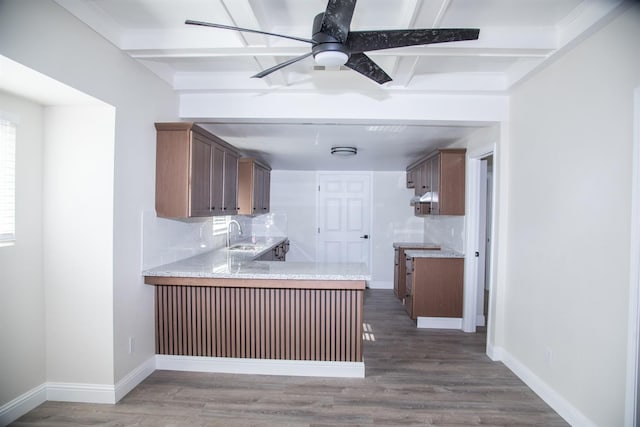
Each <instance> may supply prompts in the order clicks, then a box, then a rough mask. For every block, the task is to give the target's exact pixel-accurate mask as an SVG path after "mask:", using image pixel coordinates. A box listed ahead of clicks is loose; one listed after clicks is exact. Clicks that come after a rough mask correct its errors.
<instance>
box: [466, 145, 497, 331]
mask: <svg viewBox="0 0 640 427" xmlns="http://www.w3.org/2000/svg"><path fill="white" fill-rule="evenodd" d="M489 156H493V170H494V171H495V170H496V169H497V167H498V166H497V161H498V160H497V157H496V144H495V143H493V144H487V145H485V146H482V147H479V148H476V149H473V150H471V151H467V200H466V202H467V206H468V208H467V212H466V214H467V217H466V238H465V240H466V243H465V254H466V255H465V263H464V292H463V295H464V296H463V305H462V330H463V331H464V332H475V331H476V323H477V322H476V315H477V310H478V309H477V301H478V298H477V295H478V287H479V286H480V282H479V279H478V270H479V263H478V261H479V260H480V258H478V257H476V256H475V252H476V251H484V250H485V249H484V248H485V243H486V242H480V236H481V228H485V227H486V222H485V224H481V221H480V219H481V218H485V214H486V212H481V205H482V204H481V203H480V197H481V193H482V190H481V186H486V185H487V184H486V181H483V179H482V176H483V174H482V164H481V163H482V160H483V159H485V158H487V157H489ZM492 187H493V188H492V194H493V197H492V200H491V212H492V214H491V234H490V236H489V239H490V240H489V241H490V242H491V245H490V253H489V257H490V258H489V259H490V262H491V264H490V265H491V271H495V241H496V240H495V234H496V229H497V227H496V223H495V221H496V215H495V209H496V205H497V193H496V191H495V187H496V180H495V174H494V179H493V180H492ZM484 235H485V236H486V234H484ZM493 276H494V275H493V274H492V275H491V276H490V277H489V284H488V285H489V286H488V287H489V297H490V298H491V296H492V294H493V290H494V280H493ZM488 310H489V313H487V316H486V317H487V318H488V320H487V322H486V327H487V334H489V331H490V327H489V323H490V322H493V321H494V318H495V316H492V315H491V304H489V309H488Z"/></svg>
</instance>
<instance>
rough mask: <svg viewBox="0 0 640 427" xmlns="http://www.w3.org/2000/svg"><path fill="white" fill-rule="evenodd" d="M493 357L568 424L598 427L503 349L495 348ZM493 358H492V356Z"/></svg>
mask: <svg viewBox="0 0 640 427" xmlns="http://www.w3.org/2000/svg"><path fill="white" fill-rule="evenodd" d="M492 353H493V355H496V356H499V358H498V359H497V360H499V361H501V362H502V363H504V364H505V365H506V366H507V368H509V369H510V370H511V371H512V372H513V373H514V374H516V375H517V376H518V378H520V379H521V380H522V381H523V382H524V383H525V384H526V385H527V386H528V387H529V388H530V389H531V390H533V392H534V393H536V394H537V395H538V396H539V397H540V398H541V399H542V400H544V401H545V402H546V403H547V405H549V406H551V408H553V410H554V411H556V412H557V413H558V414H559V415H560V416H561V417H562V418H564V420H565V421H566V422H568V423H569V424H570V425H572V426H582V427H596V424H595V423H594V422H593V421H591V420H590V419H589V418H587V417H586V416H585V415H584V414H583V413H582V412H580V410H578V408H576V407H575V406H573V405H572V404H571V403H569V402H568V401H567V400H566V399H565V398H564V397H562V395H560V394H559V393H558V392H557V391H555V390H554V389H553V388H552V387H551V386H550V385H549V384H547V383H546V382H545V381H543V380H542V379H541V378H540V377H538V376H537V375H536V374H535V373H534V372H533V371H531V370H530V369H529V368H527V367H526V366H525V365H524V364H523V363H522V362H520V361H519V360H518V359H516V358H515V357H514V356H513V355H512V354H511V353H509V352H508V351H506V350H505V349H503V348H496V347H494V348H493V352H492ZM490 357H491V356H490Z"/></svg>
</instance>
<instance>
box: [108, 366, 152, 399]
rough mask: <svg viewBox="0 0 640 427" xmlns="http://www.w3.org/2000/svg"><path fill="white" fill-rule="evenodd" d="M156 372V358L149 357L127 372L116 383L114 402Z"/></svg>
mask: <svg viewBox="0 0 640 427" xmlns="http://www.w3.org/2000/svg"><path fill="white" fill-rule="evenodd" d="M155 370H156V357H155V355H154V356H151V357H150V358H149V359H147V361H146V362H144V363H143V364H141V365H140V366H138V367H137V368H135V369H134V370H133V371H131V372H129V373H128V374H127V375H125V376H124V378H122V379H121V380H120V381H118V382H117V383H116V386H115V395H114V399H115V401H116V402H118V401H120V399H122V398H123V397H125V396H126V395H127V394H128V393H129V392H130V391H131V390H133V389H134V388H136V386H138V384H140V383H141V382H142V381H144V380H145V378H147V377H148V376H149V375H151V374H153V371H155Z"/></svg>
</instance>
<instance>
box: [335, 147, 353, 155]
mask: <svg viewBox="0 0 640 427" xmlns="http://www.w3.org/2000/svg"><path fill="white" fill-rule="evenodd" d="M331 154H333V155H334V156H341V157H350V156H355V155H356V154H358V149H357V148H356V147H331Z"/></svg>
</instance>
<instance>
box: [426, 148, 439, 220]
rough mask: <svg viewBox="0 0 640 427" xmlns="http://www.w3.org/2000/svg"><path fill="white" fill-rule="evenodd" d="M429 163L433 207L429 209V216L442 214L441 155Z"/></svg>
mask: <svg viewBox="0 0 640 427" xmlns="http://www.w3.org/2000/svg"><path fill="white" fill-rule="evenodd" d="M428 162H429V176H430V182H431V184H430V189H429V191H431V206H430V207H429V214H431V215H439V214H440V202H439V200H440V155H439V154H438V155H437V156H434V157H432V158H431V159H429V160H428Z"/></svg>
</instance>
